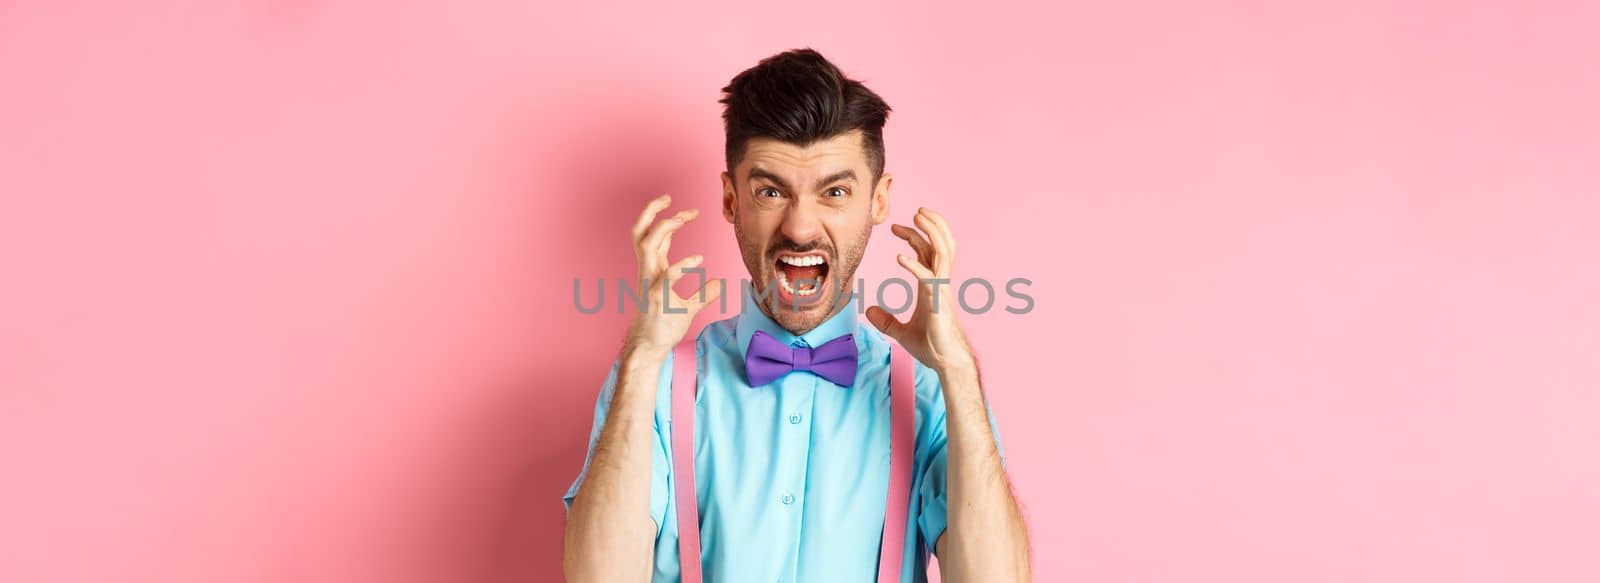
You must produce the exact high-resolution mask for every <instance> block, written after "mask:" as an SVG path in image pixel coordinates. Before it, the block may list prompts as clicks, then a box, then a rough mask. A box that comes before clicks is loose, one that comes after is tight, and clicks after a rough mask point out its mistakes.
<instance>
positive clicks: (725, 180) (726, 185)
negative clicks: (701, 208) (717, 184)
mask: <svg viewBox="0 0 1600 583" xmlns="http://www.w3.org/2000/svg"><path fill="white" fill-rule="evenodd" d="M737 210H739V197H738V191H737V190H736V189H735V188H734V187H733V175H731V174H728V173H727V172H723V173H722V218H724V219H727V220H728V223H730V224H732V223H733V216H734V212H735V211H737Z"/></svg>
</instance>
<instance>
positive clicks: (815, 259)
mask: <svg viewBox="0 0 1600 583" xmlns="http://www.w3.org/2000/svg"><path fill="white" fill-rule="evenodd" d="M773 267H774V268H775V269H774V271H776V272H777V274H778V288H779V290H780V293H782V294H783V295H785V296H787V297H786V298H784V299H786V300H794V299H795V298H810V297H812V296H815V295H816V294H817V293H818V292H820V291H822V289H823V287H824V286H823V284H824V282H826V281H827V278H828V258H827V256H825V255H823V254H821V253H803V254H802V253H784V254H780V255H778V258H777V260H776V261H775V264H774V266H773Z"/></svg>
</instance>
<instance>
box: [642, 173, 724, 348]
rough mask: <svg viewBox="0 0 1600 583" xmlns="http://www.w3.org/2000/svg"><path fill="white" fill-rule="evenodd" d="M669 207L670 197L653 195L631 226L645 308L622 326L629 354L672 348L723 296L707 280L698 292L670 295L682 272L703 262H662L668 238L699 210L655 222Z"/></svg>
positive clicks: (715, 282)
mask: <svg viewBox="0 0 1600 583" xmlns="http://www.w3.org/2000/svg"><path fill="white" fill-rule="evenodd" d="M669 204H672V197H671V196H670V195H665V194H663V195H661V196H659V197H656V198H655V199H654V200H651V201H650V203H649V204H647V205H645V207H644V212H642V213H640V214H639V220H637V221H635V222H634V224H633V251H634V255H635V256H636V257H637V258H638V263H639V282H640V286H639V288H637V289H639V290H640V293H642V294H644V296H645V298H644V299H645V301H646V304H647V305H646V306H645V308H644V309H643V310H640V311H639V313H637V314H635V315H634V317H633V322H632V324H631V325H629V327H628V340H627V342H628V344H627V346H628V347H630V348H632V349H635V350H646V351H650V352H661V353H664V352H665V351H670V350H672V347H673V346H674V345H676V344H677V343H678V341H680V340H682V339H683V336H684V334H686V333H688V331H689V323H690V322H692V321H693V320H694V315H695V314H697V313H699V312H700V310H701V309H702V308H704V307H706V306H707V305H709V304H710V303H712V302H715V301H717V298H718V297H721V296H722V292H723V289H722V288H723V287H724V283H723V281H722V280H721V279H710V278H708V279H707V280H706V283H705V285H704V287H703V288H702V289H700V290H697V291H696V292H694V293H690V294H689V296H688V297H681V296H679V295H678V294H677V292H675V291H672V285H673V284H675V283H677V282H678V280H680V279H683V276H684V270H685V269H692V268H695V267H699V266H700V263H701V262H702V261H704V260H705V258H704V257H703V256H701V255H690V256H688V257H685V258H683V259H680V260H678V262H677V263H672V264H669V263H667V250H668V249H669V248H671V247H672V234H673V233H675V232H677V231H678V229H681V228H683V226H684V225H686V224H688V223H689V221H692V220H694V218H695V217H697V216H699V215H700V211H698V210H695V209H689V210H685V211H679V212H678V213H677V214H674V215H672V216H671V217H668V218H666V219H664V220H662V221H660V222H657V221H656V215H657V214H658V213H660V212H661V211H662V210H664V209H666V208H667V205H669ZM663 290H665V291H663ZM668 306H670V307H671V310H668V309H667V308H668Z"/></svg>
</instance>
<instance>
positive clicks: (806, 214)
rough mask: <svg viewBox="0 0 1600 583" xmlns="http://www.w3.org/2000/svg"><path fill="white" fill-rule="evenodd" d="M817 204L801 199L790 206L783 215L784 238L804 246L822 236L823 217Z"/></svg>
mask: <svg viewBox="0 0 1600 583" xmlns="http://www.w3.org/2000/svg"><path fill="white" fill-rule="evenodd" d="M819 210H820V209H818V208H817V207H816V204H815V203H813V202H811V201H808V200H806V199H805V198H803V197H802V198H801V199H800V200H797V201H795V202H794V204H791V205H789V207H788V208H787V209H785V210H784V215H783V226H782V230H783V236H784V237H787V238H788V239H789V240H790V241H794V242H795V243H799V244H801V245H804V244H806V243H810V242H812V241H815V240H818V239H820V238H821V235H822V217H821V216H820V215H819V214H818V211H819Z"/></svg>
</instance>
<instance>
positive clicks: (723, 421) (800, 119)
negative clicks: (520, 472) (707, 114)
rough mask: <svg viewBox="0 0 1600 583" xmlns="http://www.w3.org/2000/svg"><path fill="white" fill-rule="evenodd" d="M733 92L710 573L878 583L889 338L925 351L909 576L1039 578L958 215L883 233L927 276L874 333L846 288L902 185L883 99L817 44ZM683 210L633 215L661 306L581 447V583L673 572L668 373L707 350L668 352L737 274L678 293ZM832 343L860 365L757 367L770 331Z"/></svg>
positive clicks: (742, 78)
mask: <svg viewBox="0 0 1600 583" xmlns="http://www.w3.org/2000/svg"><path fill="white" fill-rule="evenodd" d="M723 91H724V92H725V94H726V95H725V97H724V98H723V100H722V103H723V104H725V106H726V108H725V111H724V114H723V118H724V122H725V125H726V132H727V152H726V154H727V171H726V172H724V173H723V174H722V190H723V193H722V215H723V217H724V218H726V219H727V220H728V222H730V223H732V224H733V230H734V233H735V235H736V238H737V239H738V242H739V249H740V252H741V254H742V255H743V258H744V263H745V267H746V268H747V269H748V270H749V272H750V283H749V284H748V287H746V286H741V288H742V289H740V290H739V293H740V296H741V304H742V307H741V310H740V312H739V314H738V315H737V316H736V317H733V318H730V319H727V320H722V321H720V322H716V323H713V324H711V325H710V326H707V327H706V329H705V330H704V331H702V332H701V333H700V334H699V336H698V339H697V340H696V342H697V348H696V353H697V356H698V359H699V362H700V363H701V364H700V366H701V372H700V377H699V378H700V380H699V392H698V394H697V395H696V397H695V421H694V423H695V427H696V437H695V439H696V443H695V447H694V449H695V451H696V454H695V456H694V457H695V459H694V472H695V477H696V486H697V487H696V490H697V491H698V493H699V498H698V499H699V500H700V501H701V502H700V507H699V510H700V521H701V524H700V529H701V530H700V532H701V533H702V534H701V545H702V548H703V564H704V569H705V573H704V574H705V580H706V581H708V582H716V583H723V582H734V583H744V582H749V581H802V582H808V581H818V582H835V581H839V582H854V581H872V580H873V578H874V577H875V575H876V572H877V569H876V567H877V564H878V558H879V555H878V553H879V537H880V535H881V533H882V530H883V526H884V522H883V521H884V507H883V503H884V499H885V494H886V492H887V488H888V479H889V468H888V462H887V459H888V458H887V454H886V453H885V451H886V448H884V447H882V446H883V445H884V444H887V443H888V435H889V424H890V423H889V406H888V404H889V397H888V389H889V382H888V379H889V373H888V370H889V353H890V346H889V338H892V339H893V340H894V341H897V342H899V343H900V344H901V345H903V346H904V347H905V348H906V349H907V351H909V352H910V353H911V354H912V355H913V356H914V357H915V358H916V360H917V361H918V362H917V364H916V367H915V374H914V378H915V389H916V391H915V392H916V418H917V423H916V427H917V429H916V445H915V453H914V456H913V463H912V467H913V474H912V491H911V504H910V508H909V512H910V513H911V514H912V517H913V523H914V524H915V525H916V528H915V529H911V530H913V531H914V532H907V536H906V539H907V540H906V544H907V545H908V546H909V547H910V550H907V551H906V552H909V553H911V554H910V555H908V556H909V557H910V558H909V559H908V561H907V563H908V564H907V565H906V567H905V568H904V569H903V581H911V582H921V581H925V580H926V574H925V573H926V568H927V562H928V557H927V553H928V552H929V551H932V552H934V553H936V554H937V556H938V558H939V567H940V569H941V576H942V578H943V580H944V581H947V582H951V583H970V582H983V583H993V582H1007V581H1027V580H1029V579H1030V577H1031V575H1030V571H1029V565H1028V544H1027V533H1026V530H1025V528H1024V525H1023V521H1022V518H1021V515H1020V514H1019V512H1018V510H1017V506H1016V501H1015V499H1014V498H1013V497H1012V493H1011V489H1010V486H1009V482H1008V480H1007V479H1006V475H1005V468H1004V459H1003V457H1002V456H1001V450H1000V444H999V440H998V437H997V433H996V432H995V431H994V428H993V425H992V422H991V420H990V417H989V414H988V407H987V404H986V402H985V401H984V397H983V392H982V389H981V388H980V385H979V374H978V366H977V361H976V359H975V358H974V356H973V353H972V350H971V349H970V347H969V346H968V345H967V342H966V339H965V337H964V336H963V334H962V332H961V327H960V325H959V324H958V323H957V319H956V311H957V309H956V304H955V300H954V299H953V296H954V295H955V294H954V293H953V290H950V289H949V288H948V285H947V284H944V285H945V289H941V290H938V291H939V292H940V293H937V294H935V293H932V292H933V291H935V290H934V286H936V285H941V284H940V283H939V282H938V281H939V280H944V281H945V282H948V281H949V278H950V273H951V264H952V261H953V259H954V254H955V249H956V245H955V239H954V237H953V236H952V234H951V231H950V226H949V223H948V222H947V221H946V220H945V218H944V217H943V216H941V215H939V213H936V212H933V211H931V210H927V209H921V210H919V211H918V212H917V213H916V216H915V219H914V221H913V224H914V225H915V226H916V228H915V229H913V228H911V227H910V226H904V225H894V226H892V227H891V229H890V230H891V232H893V234H894V235H895V236H896V237H899V238H900V239H903V240H905V241H906V243H907V244H908V245H909V246H910V247H911V249H912V251H913V253H914V254H915V257H914V258H912V257H907V256H905V255H902V256H900V257H899V262H900V265H901V266H902V267H903V268H904V269H905V270H906V271H907V272H908V273H909V274H910V275H911V276H913V277H915V278H916V279H917V280H918V281H919V282H921V283H920V284H919V286H918V288H919V289H918V293H917V302H916V307H915V309H914V311H913V313H912V314H911V316H910V318H909V319H908V320H906V321H904V322H902V321H900V320H898V319H896V318H895V317H894V316H893V315H890V314H889V313H888V312H886V311H884V310H883V309H882V308H879V307H876V306H874V307H872V308H870V309H868V310H867V312H866V316H867V318H868V319H869V320H870V321H871V323H872V324H873V326H874V327H876V329H877V330H876V331H874V330H873V329H872V328H867V327H864V326H859V324H858V319H857V314H858V313H859V312H858V309H857V306H856V304H857V302H858V301H860V300H859V299H858V298H857V293H856V292H858V291H859V290H854V289H853V284H852V282H853V281H854V275H855V271H856V268H857V266H858V265H859V264H860V262H861V258H862V255H863V252H864V251H865V249H866V244H867V239H868V237H869V235H870V234H871V231H872V227H873V226H874V225H878V224H881V223H882V222H883V221H884V220H885V219H886V218H887V217H888V215H889V188H890V185H891V184H892V183H893V181H894V178H893V176H892V175H890V174H888V173H885V172H884V171H883V170H884V167H883V164H884V151H883V133H882V132H883V125H884V122H885V120H886V119H887V117H888V113H889V106H888V105H887V104H885V103H884V102H883V100H882V99H881V98H879V97H878V96H877V95H876V94H874V93H873V92H872V91H871V90H869V89H867V88H866V87H865V86H864V85H862V84H861V83H859V82H857V81H854V80H851V79H848V78H846V77H844V76H843V75H842V74H841V73H840V72H839V70H838V69H837V68H836V67H834V66H833V64H832V63H829V62H828V61H827V60H826V59H824V58H823V57H822V55H819V54H817V52H816V51H812V50H809V49H804V50H794V51H789V52H786V53H782V54H779V55H775V56H772V57H769V58H767V59H765V60H762V61H761V62H760V63H759V64H758V65H756V66H755V67H754V68H751V69H749V70H747V71H744V72H743V73H740V74H739V75H738V76H736V77H734V78H733V81H732V82H730V83H729V84H728V86H727V87H725V88H724V89H723ZM670 202H671V201H670V199H669V198H668V197H666V196H662V197H660V198H657V199H655V200H653V201H651V202H650V203H649V204H648V205H647V206H646V207H645V209H644V212H643V213H642V214H641V215H640V216H639V218H638V221H637V222H636V223H635V224H634V227H633V242H634V250H635V252H636V254H637V256H638V267H639V277H640V280H641V281H647V282H648V287H649V292H648V293H647V294H645V295H646V296H647V298H648V302H649V305H648V306H646V307H645V309H642V310H641V311H640V312H639V313H638V314H637V315H636V316H635V317H634V319H633V322H632V324H631V326H630V329H629V330H628V336H627V340H626V342H625V343H624V345H623V348H622V353H621V356H620V358H619V359H618V361H617V363H616V365H615V366H614V367H613V368H612V371H611V374H610V376H609V377H608V378H607V379H606V382H605V386H604V388H603V389H602V390H601V392H600V397H599V399H598V400H597V403H596V407H595V425H594V432H593V434H592V435H591V438H590V447H589V455H588V458H587V459H586V461H585V462H584V468H583V471H582V472H581V473H580V474H579V475H578V477H577V479H576V480H574V482H573V484H572V487H571V488H570V489H569V490H568V491H567V494H566V496H565V497H564V498H563V501H564V502H565V503H566V505H567V509H568V516H567V526H566V546H565V554H564V556H563V567H564V569H565V571H566V574H567V577H568V580H570V581H584V582H586V581H645V580H650V581H657V582H661V581H677V580H678V577H679V568H680V566H679V556H678V555H679V553H678V547H677V539H678V532H679V525H678V523H677V518H676V516H675V515H674V509H675V508H676V506H675V504H674V495H675V493H674V492H673V488H674V485H675V480H672V479H671V476H670V475H669V473H670V469H671V468H672V464H673V461H672V457H671V456H672V451H671V449H672V448H671V446H670V443H671V441H670V435H669V433H670V425H669V422H670V419H671V416H670V399H671V396H670V395H671V392H670V391H671V380H672V373H671V369H672V367H674V366H694V363H679V362H672V360H673V359H670V358H669V356H668V355H669V354H671V353H672V349H673V347H674V345H676V344H678V342H679V341H680V340H682V339H683V337H684V336H685V335H686V334H687V332H688V328H689V325H690V321H691V320H692V318H693V317H694V314H695V313H697V312H698V311H699V310H700V309H702V308H704V307H705V306H706V305H709V304H716V303H718V302H719V299H718V298H719V297H720V296H721V295H722V294H723V293H724V292H725V291H726V290H725V289H724V288H725V287H726V284H725V283H724V282H723V281H722V280H719V279H712V280H710V281H709V282H708V283H706V284H705V286H704V287H703V288H701V289H699V290H697V292H695V293H690V294H689V295H688V296H686V297H685V296H679V295H678V294H677V293H676V292H675V291H670V290H669V291H667V292H666V293H665V294H664V293H663V288H662V286H666V287H668V288H671V287H672V285H673V284H674V283H676V282H677V281H679V280H680V279H681V278H682V277H684V274H685V270H686V269H693V268H696V267H698V266H699V265H700V263H701V257H700V256H698V255H695V256H691V257H688V258H685V259H682V260H679V261H677V262H676V263H669V260H668V258H667V250H668V246H669V245H670V243H671V238H672V234H673V233H674V232H675V231H677V230H678V229H679V228H682V227H683V225H684V224H685V223H687V222H688V221H690V220H693V219H694V218H695V216H696V215H697V214H698V213H697V211H695V210H693V209H691V210H685V211H681V212H678V213H677V214H674V215H672V216H670V217H668V218H666V219H665V220H661V221H657V220H656V218H657V216H658V215H659V214H660V213H661V212H662V211H663V210H664V209H666V208H667V206H668V205H669V204H670ZM862 295H864V294H862ZM669 308H671V309H669ZM879 332H881V334H879ZM885 335H887V336H888V338H885ZM841 339H842V340H841ZM836 340H837V341H840V342H847V343H853V344H854V345H855V347H856V350H857V353H858V354H859V357H858V360H857V362H856V364H855V366H853V367H849V368H847V369H846V370H845V373H850V372H853V375H851V374H843V375H840V374H832V375H824V374H821V373H814V372H813V371H806V370H795V371H792V372H788V373H787V374H781V375H779V376H777V378H767V377H768V376H770V375H768V374H765V373H763V374H759V375H758V374H756V370H755V369H754V368H747V358H746V357H747V356H748V353H749V351H750V350H751V348H752V346H753V345H756V344H758V343H762V342H765V343H768V344H771V343H773V342H776V343H778V344H777V345H778V346H782V347H784V349H788V348H789V347H794V348H797V349H803V350H809V349H815V348H817V347H819V346H823V345H824V344H826V343H828V342H830V341H836ZM851 369H853V370H851ZM890 544H891V545H893V544H894V543H893V542H891V543H890ZM885 550H886V552H901V551H902V550H903V549H900V548H889V549H885Z"/></svg>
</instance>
